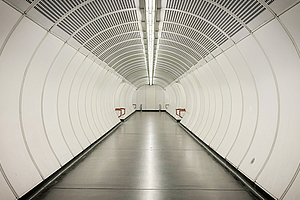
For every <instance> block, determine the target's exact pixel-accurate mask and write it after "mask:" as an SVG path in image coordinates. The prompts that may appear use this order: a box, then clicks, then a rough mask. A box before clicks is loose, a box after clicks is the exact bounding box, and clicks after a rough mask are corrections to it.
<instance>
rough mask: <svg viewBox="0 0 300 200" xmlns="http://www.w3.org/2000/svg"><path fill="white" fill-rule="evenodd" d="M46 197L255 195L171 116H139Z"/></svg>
mask: <svg viewBox="0 0 300 200" xmlns="http://www.w3.org/2000/svg"><path fill="white" fill-rule="evenodd" d="M42 199H45V200H49V199H51V200H52V199H70V200H71V199H72V200H79V199H80V200H81V199H87V200H91V199H93V200H94V199H95V200H96V199H97V200H98V199H101V200H102V199H134V200H135V199H137V200H140V199H142V200H144V199H151V200H152V199H158V200H160V199H172V200H173V199H213V200H215V199H222V200H227V199H230V200H238V199H240V200H247V199H253V197H251V196H250V194H249V193H248V192H247V191H246V190H245V189H244V188H243V186H242V185H241V184H240V183H239V182H238V181H237V180H236V179H234V178H233V177H232V176H231V175H230V174H229V173H228V172H227V171H226V170H225V169H224V168H223V167H222V166H220V165H219V164H218V163H217V162H216V161H215V160H214V159H212V157H210V156H209V155H208V154H207V153H206V152H205V150H204V149H203V148H202V147H201V146H200V145H199V144H198V143H197V142H196V141H195V140H194V139H193V138H191V137H190V136H189V135H188V134H187V133H186V132H185V131H184V130H183V129H182V128H181V127H180V126H179V125H178V124H177V123H176V122H175V121H173V120H172V119H171V118H170V116H168V114H166V113H163V112H162V113H158V112H143V113H141V112H137V113H135V114H134V115H133V116H132V117H131V118H130V119H129V120H128V121H126V122H124V123H123V124H122V125H121V126H120V127H119V128H118V129H117V130H116V131H115V132H114V133H112V134H111V135H110V136H109V137H108V138H107V139H105V140H104V141H103V142H101V143H100V144H99V145H98V146H97V147H96V148H95V150H94V151H93V152H92V153H91V154H90V155H89V156H88V157H87V158H85V159H84V161H83V162H81V163H79V164H78V165H77V166H76V167H75V168H74V169H73V170H71V171H70V172H69V173H68V174H67V175H65V176H64V177H63V178H62V180H61V181H59V182H58V183H57V184H56V185H54V186H53V187H52V188H51V189H50V190H49V191H48V192H47V193H46V194H45V196H44V197H43V198H42Z"/></svg>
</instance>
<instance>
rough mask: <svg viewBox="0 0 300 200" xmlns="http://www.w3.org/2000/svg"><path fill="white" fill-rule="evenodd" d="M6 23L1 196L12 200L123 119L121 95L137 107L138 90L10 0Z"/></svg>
mask: <svg viewBox="0 0 300 200" xmlns="http://www.w3.org/2000/svg"><path fill="white" fill-rule="evenodd" d="M0 24H1V31H0V94H1V97H0V109H1V113H0V162H1V163H0V172H1V173H0V191H1V194H0V199H7V200H8V199H17V198H19V197H21V196H22V195H24V194H25V193H26V192H28V191H29V190H30V189H32V188H33V187H34V186H36V185H37V184H39V183H40V182H42V181H43V180H44V179H45V178H47V177H48V176H50V175H51V174H53V173H54V172H55V171H56V170H58V169H59V168H60V167H61V166H63V165H64V164H66V163H67V162H68V161H70V160H71V159H72V158H73V157H75V156H76V155H78V154H79V153H80V152H82V151H83V150H84V149H85V148H87V147H88V146H89V145H90V144H92V143H93V142H95V141H96V140H97V139H98V138H100V137H101V136H102V135H103V134H105V133H106V132H107V131H108V130H110V129H111V128H112V127H114V126H115V125H116V124H117V123H119V122H120V119H118V117H117V114H116V113H115V111H114V109H115V101H114V99H115V98H116V99H124V100H122V101H121V100H120V102H119V104H120V106H124V107H126V108H127V110H126V111H127V113H126V114H127V115H128V114H130V113H131V112H133V108H132V105H131V102H132V96H133V93H134V91H135V89H134V87H133V86H131V85H129V84H128V83H123V84H121V83H122V79H121V78H120V77H119V76H117V75H115V73H113V72H111V71H110V70H108V69H105V68H104V67H103V66H102V64H101V62H100V61H99V60H94V59H91V58H90V57H89V56H85V55H83V54H82V53H80V51H78V50H77V49H74V48H73V47H71V46H70V45H68V44H67V43H65V42H63V41H62V40H60V39H59V38H57V37H56V36H54V35H53V34H51V33H49V32H46V31H45V30H44V29H43V28H41V27H40V26H38V25H37V24H35V23H34V22H32V21H31V20H30V19H28V18H27V17H22V16H21V15H20V13H19V12H17V11H16V10H15V9H13V8H11V7H10V6H8V5H7V4H6V3H4V2H3V1H1V2H0ZM120 85H124V87H122V88H123V89H122V91H120V94H119V95H118V96H116V94H117V93H116V92H117V89H118V88H120ZM115 96H116V97H115Z"/></svg>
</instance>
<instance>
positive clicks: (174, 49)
mask: <svg viewBox="0 0 300 200" xmlns="http://www.w3.org/2000/svg"><path fill="white" fill-rule="evenodd" d="M6 1H7V2H8V3H10V4H12V5H13V6H15V7H16V8H17V9H19V10H20V11H21V12H23V13H25V12H26V10H27V9H28V8H30V7H32V8H34V9H30V12H29V13H25V14H26V15H27V16H28V17H29V18H31V19H32V20H33V21H35V22H37V23H38V24H40V25H41V26H43V27H44V28H46V29H47V30H49V31H50V32H52V33H53V34H55V35H57V36H59V37H60V38H62V39H63V40H65V41H67V42H68V43H70V44H71V45H72V46H74V47H76V48H78V49H79V50H80V51H81V52H83V53H85V54H86V55H88V56H93V57H95V58H96V57H97V58H98V59H100V60H101V61H102V62H104V63H105V65H108V66H109V67H111V68H113V69H114V70H115V71H116V72H117V73H119V74H120V75H121V76H123V77H124V78H125V79H127V80H128V81H129V82H131V83H132V84H133V85H134V86H136V87H137V88H138V87H140V86H141V85H144V84H148V83H149V79H148V78H147V77H148V67H147V62H148V59H147V57H148V56H147V49H148V47H147V34H146V32H147V30H146V24H145V23H146V22H145V6H144V5H145V2H144V0H113V1H112V0H72V1H55V0H35V1H34V0H6ZM273 1H274V0H240V1H236V0H191V1H180V0H156V16H155V18H156V21H155V43H154V46H155V47H154V60H153V63H154V77H153V83H154V84H158V85H160V86H162V87H163V88H164V87H166V86H168V85H169V84H170V83H172V82H173V81H175V80H176V79H178V78H179V77H180V76H182V75H183V74H184V73H185V72H187V71H188V70H189V69H190V68H191V67H193V66H195V65H196V64H197V63H199V62H202V63H205V62H207V61H208V60H209V59H211V58H212V57H213V54H212V53H213V52H214V51H216V50H220V51H222V50H221V48H220V47H221V46H222V44H224V43H225V42H227V41H230V40H231V38H232V37H233V36H234V35H235V34H237V33H238V32H239V31H241V30H242V29H243V28H245V29H246V30H248V31H249V32H250V30H249V29H248V27H247V24H248V23H249V22H251V21H252V20H253V19H254V18H256V17H257V16H258V15H259V14H260V13H262V12H263V11H264V10H265V5H267V4H271V3H272V2H273Z"/></svg>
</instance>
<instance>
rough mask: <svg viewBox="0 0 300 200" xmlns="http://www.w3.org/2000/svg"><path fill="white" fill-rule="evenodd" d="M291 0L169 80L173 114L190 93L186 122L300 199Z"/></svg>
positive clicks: (276, 190)
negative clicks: (228, 44)
mask: <svg viewBox="0 0 300 200" xmlns="http://www.w3.org/2000/svg"><path fill="white" fill-rule="evenodd" d="M289 3H290V4H289ZM289 3H288V2H286V3H283V4H285V5H283V4H282V5H279V4H278V2H277V3H276V4H274V6H278V7H274V10H275V11H276V12H277V13H276V14H277V15H278V16H279V17H278V18H274V19H272V20H270V21H268V22H267V23H265V24H263V25H262V26H261V27H260V28H258V29H256V30H255V31H254V32H253V33H252V34H249V35H248V36H247V37H245V38H244V39H242V40H241V41H239V42H238V43H236V44H235V45H233V46H231V47H230V48H229V49H226V50H225V51H223V52H222V53H221V54H220V55H218V56H216V57H215V58H214V59H212V60H210V61H209V62H207V63H206V64H205V65H203V66H196V67H195V69H193V70H191V71H190V72H189V73H188V74H187V75H186V76H184V77H182V78H181V79H180V80H179V82H178V83H176V84H173V85H170V86H168V87H167V92H168V94H169V96H170V97H171V98H170V109H169V110H168V111H169V112H170V114H172V115H173V116H174V112H175V108H177V107H179V106H182V105H183V104H182V102H183V99H186V105H185V108H186V109H187V112H186V115H185V117H184V118H183V119H182V121H181V123H182V124H184V125H185V126H186V127H187V128H189V129H190V130H192V131H193V132H194V133H195V134H196V135H197V136H198V137H199V138H200V139H202V140H203V141H204V142H205V143H206V144H207V145H209V146H210V147H211V148H213V149H214V150H215V151H216V152H218V153H219V154H220V155H221V156H222V157H224V158H225V159H226V160H228V161H229V162H230V163H232V165H233V166H235V167H236V168H237V169H238V170H240V171H241V172H242V173H244V174H245V175H246V176H247V177H249V178H250V179H251V180H252V181H254V182H255V183H256V184H257V185H259V186H260V187H262V188H263V189H264V190H266V191H267V192H268V193H270V194H271V195H272V196H274V197H275V198H278V199H300V192H299V187H300V178H299V175H298V173H299V169H300V166H299V160H300V145H299V141H300V134H299V132H300V123H299V119H300V104H299V102H300V93H299V91H300V60H299V55H300V54H299V46H300V36H299V32H300V25H299V22H298V20H299V18H300V4H298V5H296V6H294V7H292V8H291V9H290V10H287V11H286V12H283V13H282V14H281V12H282V10H284V9H279V8H280V7H282V8H283V6H285V7H284V8H287V7H288V6H289V5H291V4H292V3H293V2H289ZM176 85H181V86H182V87H183V88H184V91H186V92H185V95H186V97H185V96H184V95H183V94H182V93H181V92H180V90H179V89H178V86H176ZM171 104H172V105H171ZM191 116H193V117H191ZM297 188H298V190H297Z"/></svg>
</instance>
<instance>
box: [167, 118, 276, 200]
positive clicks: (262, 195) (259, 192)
mask: <svg viewBox="0 0 300 200" xmlns="http://www.w3.org/2000/svg"><path fill="white" fill-rule="evenodd" d="M169 115H170V114H169ZM170 116H171V117H173V116H172V115H170ZM173 118H174V117H173ZM179 125H180V126H181V128H182V129H184V130H185V131H186V132H187V133H188V134H189V135H190V136H191V137H192V138H194V139H195V140H196V141H197V142H198V143H199V144H200V145H201V146H202V147H203V148H204V149H205V150H206V151H207V152H208V153H209V154H210V155H211V156H212V157H213V158H214V159H215V160H216V161H218V163H220V164H221V165H222V166H223V167H224V168H225V169H226V170H227V171H229V172H230V173H231V174H232V175H233V176H234V177H235V178H236V179H238V180H240V181H241V182H242V183H243V184H244V185H245V187H247V189H248V191H249V192H250V193H251V194H253V195H254V196H255V197H256V198H258V199H262V200H276V198H274V197H273V196H271V195H270V194H269V193H267V192H266V191H265V190H263V189H262V188H261V187H259V186H258V185H256V184H255V182H253V181H251V180H250V179H249V178H248V177H246V176H245V175H244V174H242V173H241V172H240V171H239V170H238V169H236V168H235V167H234V166H233V165H231V164H230V162H228V161H227V160H226V159H224V158H223V157H222V156H220V155H219V154H218V153H217V152H216V151H215V150H213V149H212V148H211V147H210V146H208V145H207V144H206V143H205V142H203V141H202V140H201V139H200V138H199V137H198V136H196V135H195V134H194V133H193V132H192V131H190V130H189V129H188V128H187V127H186V126H184V125H183V124H181V123H179Z"/></svg>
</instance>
